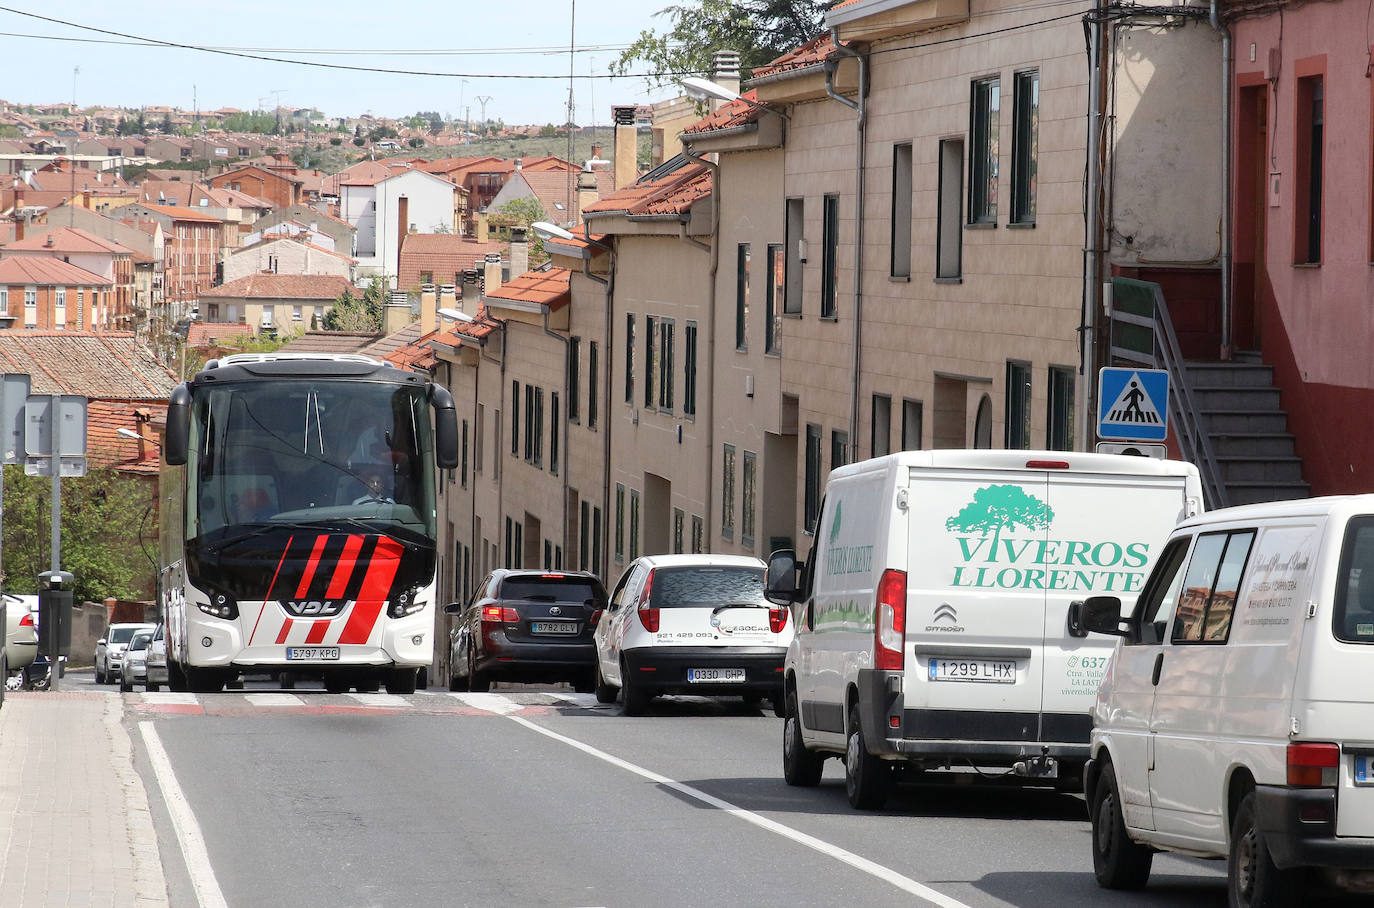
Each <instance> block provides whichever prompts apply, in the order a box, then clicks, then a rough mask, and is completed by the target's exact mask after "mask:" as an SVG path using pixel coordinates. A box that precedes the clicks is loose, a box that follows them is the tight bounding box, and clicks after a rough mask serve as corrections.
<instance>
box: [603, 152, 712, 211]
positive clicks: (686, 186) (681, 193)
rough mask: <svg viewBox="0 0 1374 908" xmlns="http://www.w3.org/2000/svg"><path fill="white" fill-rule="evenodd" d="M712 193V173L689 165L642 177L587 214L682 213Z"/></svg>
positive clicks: (614, 193) (696, 165)
mask: <svg viewBox="0 0 1374 908" xmlns="http://www.w3.org/2000/svg"><path fill="white" fill-rule="evenodd" d="M710 193H711V172H710V171H709V170H707V169H706V168H705V167H703V166H701V165H700V164H686V165H683V166H680V167H677V168H675V169H673V170H670V171H668V172H667V173H664V174H663V175H661V176H659V177H658V178H656V179H648V178H641V179H640V180H639V182H637V183H632V184H631V185H629V186H626V187H625V188H624V189H621V190H620V191H618V192H613V193H611V194H610V195H608V196H606V197H605V198H604V199H601V200H600V201H599V202H597V203H596V204H595V205H588V206H587V208H586V210H585V211H583V214H584V215H588V214H593V215H595V214H624V215H626V216H627V217H635V216H637V215H640V216H642V215H653V214H679V215H680V214H685V213H686V212H687V210H688V209H690V208H691V207H692V203H693V202H695V201H697V200H698V199H701V198H703V197H704V196H707V195H710Z"/></svg>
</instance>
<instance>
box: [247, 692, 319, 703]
mask: <svg viewBox="0 0 1374 908" xmlns="http://www.w3.org/2000/svg"><path fill="white" fill-rule="evenodd" d="M243 699H245V700H247V701H248V702H249V703H252V704H253V705H254V706H304V705H305V701H304V700H302V699H301V698H300V697H297V696H296V695H295V694H244V695H243Z"/></svg>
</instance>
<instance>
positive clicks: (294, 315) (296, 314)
mask: <svg viewBox="0 0 1374 908" xmlns="http://www.w3.org/2000/svg"><path fill="white" fill-rule="evenodd" d="M303 319H304V314H303V310H302V309H301V307H300V306H292V307H291V321H293V322H299V321H302V320H303Z"/></svg>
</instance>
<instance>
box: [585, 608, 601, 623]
mask: <svg viewBox="0 0 1374 908" xmlns="http://www.w3.org/2000/svg"><path fill="white" fill-rule="evenodd" d="M601 611H602V610H601V609H597V610H596V611H594V612H592V617H591V618H589V619H587V623H588V624H590V625H591V626H592V627H596V626H597V625H598V624H600V623H601Z"/></svg>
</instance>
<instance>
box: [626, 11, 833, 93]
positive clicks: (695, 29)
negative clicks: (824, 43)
mask: <svg viewBox="0 0 1374 908" xmlns="http://www.w3.org/2000/svg"><path fill="white" fill-rule="evenodd" d="M835 2H836V0H822V2H817V0H688V2H685V3H681V4H677V5H675V6H669V7H666V8H665V9H661V10H659V11H658V12H657V13H655V14H654V15H656V16H662V17H664V18H665V19H666V20H667V21H668V22H669V23H670V26H671V27H670V28H669V29H668V30H667V31H666V32H655V31H650V30H648V29H646V30H644V31H642V32H640V33H639V37H638V38H637V39H635V41H634V43H633V44H631V45H630V46H629V47H628V48H626V49H625V50H624V51H622V52H621V54H620V58H619V59H618V60H616V61H615V62H614V63H612V64H611V72H613V73H616V74H619V75H630V74H633V71H634V68H635V66H636V64H643V65H646V66H647V67H648V68H649V70H651V72H652V73H653V74H651V75H648V76H646V77H645V78H647V79H648V80H649V82H650V84H652V85H656V86H661V85H671V84H672V83H674V82H676V81H677V80H678V79H679V78H681V75H682V74H685V73H707V74H709V73H710V72H711V55H712V53H714V52H715V51H717V50H725V49H731V50H737V51H739V55H740V68H741V69H742V70H744V73H745V74H746V75H747V74H748V73H749V72H750V71H751V70H753V68H754V67H756V66H762V65H764V64H765V63H768V62H769V61H771V60H774V59H776V58H778V57H780V56H782V55H783V54H785V53H787V52H788V51H789V50H791V49H792V48H794V47H797V46H798V45H800V44H805V43H806V42H807V41H810V40H811V39H812V38H814V37H816V35H818V34H820V32H821V29H822V25H823V22H822V19H823V17H824V15H825V11H826V10H827V9H829V8H830V7H831V6H834V5H835Z"/></svg>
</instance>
